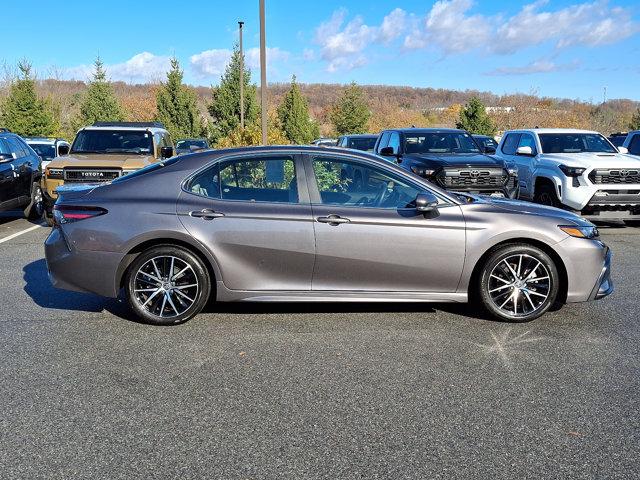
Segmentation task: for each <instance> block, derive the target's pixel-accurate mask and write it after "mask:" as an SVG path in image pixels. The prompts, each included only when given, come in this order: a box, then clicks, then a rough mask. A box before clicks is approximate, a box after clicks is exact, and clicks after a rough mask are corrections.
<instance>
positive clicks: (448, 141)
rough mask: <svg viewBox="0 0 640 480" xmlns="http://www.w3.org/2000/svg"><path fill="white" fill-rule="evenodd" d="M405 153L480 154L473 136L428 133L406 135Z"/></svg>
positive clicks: (451, 133)
mask: <svg viewBox="0 0 640 480" xmlns="http://www.w3.org/2000/svg"><path fill="white" fill-rule="evenodd" d="M404 152H405V153H408V154H411V153H454V154H455V153H480V150H479V149H478V146H477V145H476V143H475V142H474V141H473V139H472V138H471V135H469V134H468V133H464V132H433V133H431V132H428V133H411V134H405V140H404Z"/></svg>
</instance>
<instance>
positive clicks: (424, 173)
mask: <svg viewBox="0 0 640 480" xmlns="http://www.w3.org/2000/svg"><path fill="white" fill-rule="evenodd" d="M411 171H412V172H413V173H415V174H416V175H420V176H421V177H430V176H431V175H433V174H434V173H436V171H435V170H433V169H428V168H423V167H418V166H416V165H413V166H412V167H411Z"/></svg>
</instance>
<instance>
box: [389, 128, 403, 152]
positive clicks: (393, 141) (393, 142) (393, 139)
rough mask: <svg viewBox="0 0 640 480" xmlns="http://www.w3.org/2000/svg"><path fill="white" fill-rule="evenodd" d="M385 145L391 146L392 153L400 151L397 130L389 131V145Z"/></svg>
mask: <svg viewBox="0 0 640 480" xmlns="http://www.w3.org/2000/svg"><path fill="white" fill-rule="evenodd" d="M387 146H388V147H391V148H393V153H394V154H397V153H399V152H400V134H398V132H391V136H390V137H389V145H387Z"/></svg>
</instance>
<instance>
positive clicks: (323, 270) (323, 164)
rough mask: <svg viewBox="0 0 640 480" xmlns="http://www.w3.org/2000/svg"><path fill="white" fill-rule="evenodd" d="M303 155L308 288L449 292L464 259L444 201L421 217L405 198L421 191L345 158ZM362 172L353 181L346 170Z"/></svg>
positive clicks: (454, 214)
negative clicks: (310, 252) (308, 216)
mask: <svg viewBox="0 0 640 480" xmlns="http://www.w3.org/2000/svg"><path fill="white" fill-rule="evenodd" d="M305 158H306V164H305V166H306V172H307V178H308V179H309V181H310V183H309V191H310V197H311V200H312V206H313V217H314V226H315V236H316V263H315V268H314V272H313V285H312V289H313V290H314V291H316V290H317V291H369V292H375V291H378V292H454V291H455V290H456V288H457V286H458V282H459V280H460V275H461V272H462V266H463V262H464V256H465V222H464V218H463V216H462V212H461V209H460V207H459V206H458V205H455V204H452V203H450V202H447V201H445V200H444V199H443V201H442V205H441V208H440V209H439V215H437V216H433V217H430V218H425V216H423V215H421V214H417V212H416V211H415V208H413V207H412V206H411V202H412V201H413V200H415V197H416V195H417V194H418V193H420V192H422V191H424V190H425V187H423V186H422V185H420V184H416V183H413V182H411V181H410V180H407V179H405V178H404V177H402V176H400V175H398V174H397V173H394V172H393V171H392V170H391V169H387V168H382V167H380V166H379V165H372V164H369V163H366V162H364V161H359V160H354V159H353V158H351V157H342V156H340V155H335V154H314V155H310V156H308V157H305ZM358 171H366V172H367V174H366V181H365V182H364V184H358V183H357V182H356V181H355V179H354V178H352V177H350V176H349V175H350V173H349V172H358Z"/></svg>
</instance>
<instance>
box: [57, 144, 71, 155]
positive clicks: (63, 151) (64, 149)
mask: <svg viewBox="0 0 640 480" xmlns="http://www.w3.org/2000/svg"><path fill="white" fill-rule="evenodd" d="M64 155H69V145H60V146H59V147H58V156H60V157H62V156H64Z"/></svg>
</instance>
